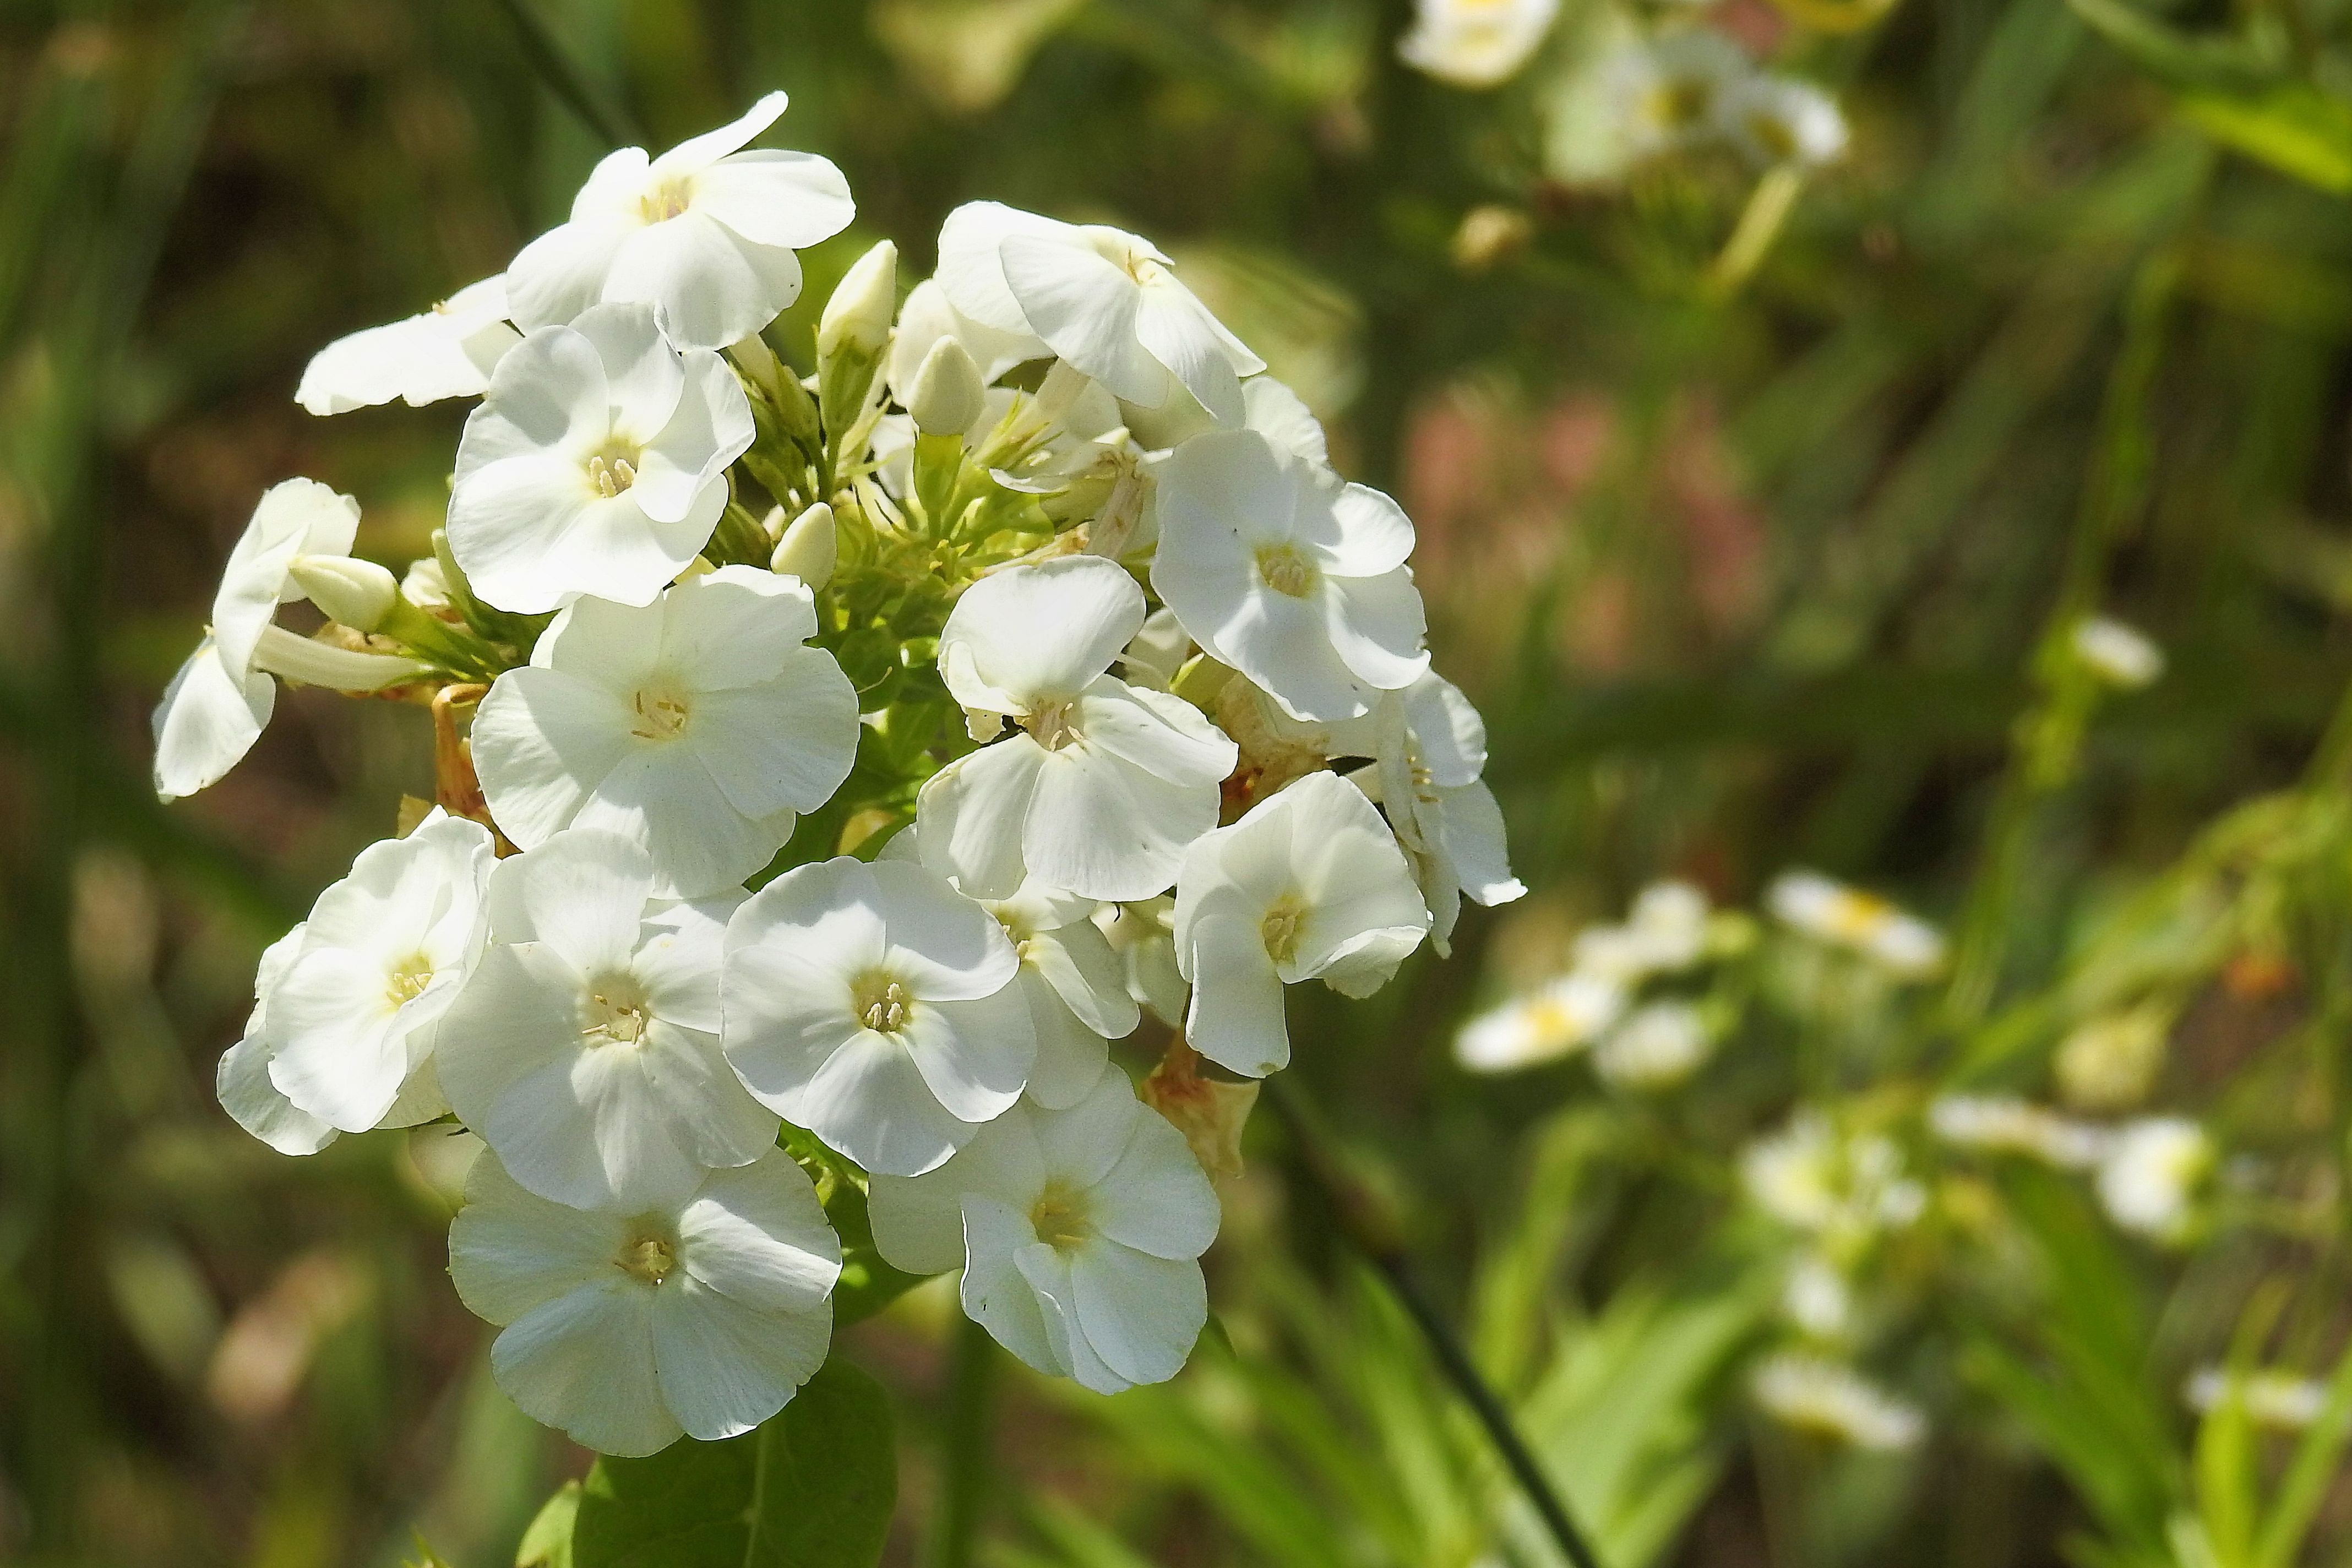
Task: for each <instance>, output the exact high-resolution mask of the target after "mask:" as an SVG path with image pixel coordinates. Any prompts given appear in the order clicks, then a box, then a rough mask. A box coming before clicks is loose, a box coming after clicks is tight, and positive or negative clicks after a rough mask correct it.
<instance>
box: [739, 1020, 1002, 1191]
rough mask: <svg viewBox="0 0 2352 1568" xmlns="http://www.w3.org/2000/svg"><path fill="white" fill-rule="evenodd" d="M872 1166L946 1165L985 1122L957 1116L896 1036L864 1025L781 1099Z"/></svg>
mask: <svg viewBox="0 0 2352 1568" xmlns="http://www.w3.org/2000/svg"><path fill="white" fill-rule="evenodd" d="M777 1109H778V1110H781V1111H782V1113H783V1114H784V1115H785V1116H787V1117H789V1118H790V1119H791V1120H792V1121H793V1122H794V1123H795V1124H796V1125H798V1126H802V1127H805V1128H807V1129H808V1130H809V1131H812V1132H814V1133H815V1134H816V1135H817V1136H818V1137H820V1138H822V1139H824V1141H825V1142H827V1143H829V1144H831V1145H832V1146H833V1147H835V1148H836V1149H838V1150H840V1151H841V1152H843V1153H844V1154H846V1155H848V1156H849V1157H850V1158H851V1159H853V1160H855V1161H856V1162H857V1163H859V1164H861V1165H863V1166H865V1167H866V1169H867V1170H869V1171H877V1172H880V1173H884V1174H886V1175H899V1176H918V1175H920V1174H922V1173H924V1172H925V1171H929V1170H933V1169H936V1168H937V1167H938V1166H940V1165H941V1164H943V1163H946V1161H947V1159H948V1157H949V1156H950V1155H951V1154H953V1153H954V1152H956V1151H957V1150H958V1149H960V1148H961V1147H962V1146H963V1145H964V1144H965V1143H967V1142H971V1136H972V1134H973V1133H975V1132H977V1131H979V1127H978V1126H977V1125H976V1124H974V1123H972V1122H968V1121H959V1120H957V1119H956V1118H955V1117H954V1116H953V1115H950V1113H949V1112H948V1110H946V1108H944V1107H943V1106H941V1105H940V1102H939V1100H938V1097H937V1096H935V1095H934V1094H933V1093H932V1092H931V1088H930V1086H929V1084H928V1083H926V1082H924V1080H923V1075H922V1073H921V1072H920V1071H919V1070H918V1069H917V1068H916V1066H915V1062H914V1058H912V1057H911V1056H910V1055H909V1054H908V1050H907V1047H905V1046H904V1045H903V1044H901V1043H900V1042H899V1040H898V1039H897V1038H896V1037H892V1036H889V1035H883V1034H877V1033H876V1032H875V1031H874V1030H871V1029H861V1030H859V1031H858V1032H857V1034H856V1035H855V1036H853V1037H851V1038H850V1039H849V1040H848V1041H847V1042H846V1043H845V1044H844V1045H843V1046H842V1047H841V1048H840V1049H838V1050H836V1051H835V1052H834V1053H833V1054H832V1055H831V1056H829V1057H827V1058H825V1061H824V1066H823V1067H821V1068H818V1069H817V1071H816V1073H815V1075H814V1077H813V1078H811V1079H810V1080H809V1082H808V1085H807V1087H806V1088H804V1089H801V1090H800V1091H799V1092H798V1093H797V1094H794V1095H793V1096H791V1097H790V1099H789V1100H788V1101H785V1102H782V1103H779V1104H778V1107H777Z"/></svg>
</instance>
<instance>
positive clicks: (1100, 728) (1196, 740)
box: [1077, 676, 1241, 789]
mask: <svg viewBox="0 0 2352 1568" xmlns="http://www.w3.org/2000/svg"><path fill="white" fill-rule="evenodd" d="M1077 723H1078V728H1079V730H1080V731H1081V732H1082V733H1083V734H1084V735H1085V736H1086V741H1087V746H1089V747H1090V748H1092V749H1095V750H1097V751H1102V752H1108V753H1109V754H1110V755H1112V756H1114V757H1117V758H1118V759H1119V760H1120V761H1122V762H1126V763H1133V764H1134V765H1135V766H1137V767H1139V768H1142V769H1143V770H1145V771H1146V772H1148V773H1151V774H1152V775H1153V776H1155V777H1157V778H1161V779H1165V780H1167V781H1168V782H1169V783H1170V784H1202V785H1207V786H1210V787H1211V788H1212V789H1213V788H1214V786H1216V785H1217V784H1222V783H1223V782H1224V780H1225V779H1226V778H1228V777H1230V776H1231V775H1232V773H1233V771H1234V766H1235V764H1236V763H1239V762H1240V760H1241V757H1240V753H1239V752H1238V751H1237V750H1236V748H1235V747H1234V743H1233V742H1232V741H1230V740H1228V739H1227V738H1226V736H1225V733H1224V731H1222V730H1220V729H1218V728H1217V727H1216V726H1215V725H1214V724H1212V723H1210V722H1209V721H1208V719H1207V717H1206V716H1205V715H1203V714H1202V711H1201V710H1199V709H1198V708H1195V707H1193V706H1192V704H1191V703H1190V702H1187V701H1185V700H1183V699H1182V698H1181V697H1178V696H1176V695H1175V694H1174V693H1172V692H1167V691H1153V690H1150V689H1148V688H1144V687H1137V686H1129V685H1127V684H1126V683H1125V682H1123V681H1120V680H1118V679H1117V678H1115V677H1111V676H1104V677H1101V678H1100V679H1097V680H1096V681H1095V682H1094V684H1092V685H1091V686H1089V687H1088V688H1087V691H1086V694H1085V696H1084V697H1083V698H1082V699H1081V700H1080V701H1079V706H1078V717H1077Z"/></svg>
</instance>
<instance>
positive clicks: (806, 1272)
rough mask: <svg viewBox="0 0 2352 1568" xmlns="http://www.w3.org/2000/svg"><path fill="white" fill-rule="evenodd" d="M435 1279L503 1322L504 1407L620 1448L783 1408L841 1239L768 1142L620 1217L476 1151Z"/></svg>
mask: <svg viewBox="0 0 2352 1568" xmlns="http://www.w3.org/2000/svg"><path fill="white" fill-rule="evenodd" d="M449 1277H450V1279H453V1280H454V1281H456V1283H457V1294H458V1296H459V1297H460V1298H461V1299H462V1300H464V1301H465V1303H466V1305H467V1306H468V1307H470V1308H471V1309H473V1310H474V1311H475V1312H476V1313H477V1314H478V1315H479V1316H481V1317H484V1318H487V1319H488V1320H489V1321H491V1322H493V1323H496V1324H499V1326H500V1328H501V1329H502V1330H503V1331H502V1332H501V1333H500V1334H499V1337H498V1339H497V1340H496V1341H495V1342H493V1343H492V1344H491V1346H490V1373H491V1375H492V1376H493V1377H495V1378H496V1379H497V1380H498V1384H499V1387H500V1388H502V1389H504V1390H505V1391H506V1394H507V1397H508V1398H509V1399H511V1400H513V1401H514V1402H515V1404H517V1405H520V1406H521V1408H522V1410H523V1413H524V1414H525V1415H530V1416H531V1417H532V1418H533V1419H535V1420H538V1421H542V1422H544V1423H546V1424H547V1425H548V1426H560V1427H562V1429H563V1430H564V1431H565V1432H567V1433H569V1434H570V1435H571V1436H572V1438H573V1440H574V1441H576V1442H579V1443H582V1444H583V1445H585V1446H586V1447H591V1448H593V1449H595V1450H597V1451H598V1452H599V1453H604V1454H621V1455H627V1456H636V1455H642V1454H650V1453H653V1452H655V1451H656V1450H657V1449H660V1448H664V1447H667V1446H668V1445H669V1444H671V1443H672V1442H675V1441H676V1440H677V1438H678V1436H681V1435H682V1434H687V1435H691V1436H696V1437H699V1438H702V1439H703V1440H705V1441H716V1440H717V1439H719V1438H721V1437H732V1436H735V1435H737V1434H738V1433H741V1432H748V1431H750V1430H751V1428H752V1427H754V1426H758V1425H759V1424H760V1423H761V1422H762V1421H765V1420H766V1419H767V1418H768V1417H769V1416H771V1415H774V1414H775V1413H776V1412H777V1411H779V1410H781V1409H782V1408H783V1407H784V1405H786V1404H787V1403H788V1402H789V1401H790V1400H791V1399H792V1397H793V1393H794V1391H795V1390H797V1389H798V1388H799V1387H800V1385H801V1384H803V1383H806V1382H807V1381H808V1380H809V1378H810V1377H811V1376H813V1375H814V1373H815V1372H816V1370H817V1368H818V1367H819V1366H822V1365H823V1364H824V1357H825V1351H826V1349H827V1347H828V1346H829V1345H830V1344H831V1342H832V1339H833V1302H832V1300H831V1298H832V1292H833V1287H834V1284H835V1281H836V1280H838V1279H840V1277H841V1244H840V1242H839V1240H837V1239H836V1238H835V1236H834V1234H833V1230H832V1227H831V1226H828V1225H826V1223H825V1218H824V1209H822V1208H820V1207H819V1206H818V1205H817V1199H816V1189H815V1188H814V1187H813V1186H811V1185H810V1184H809V1179H808V1177H807V1176H806V1175H805V1174H803V1173H802V1171H801V1169H800V1167H799V1166H797V1165H795V1164H793V1161H792V1158H791V1156H789V1155H787V1154H785V1153H784V1152H782V1150H778V1149H772V1150H770V1151H769V1152H767V1153H765V1154H763V1155H761V1157H760V1158H759V1159H758V1160H756V1161H754V1162H753V1163H751V1164H748V1165H739V1166H737V1167H735V1168H734V1169H732V1170H725V1171H714V1172H712V1173H710V1174H709V1176H708V1177H707V1178H705V1179H704V1180H703V1182H702V1184H700V1186H699V1187H698V1188H696V1189H695V1190H694V1191H692V1192H690V1193H688V1194H682V1195H680V1196H678V1197H674V1198H671V1199H668V1200H667V1201H665V1202H662V1203H659V1204H656V1205H652V1206H650V1207H647V1208H645V1209H641V1210H638V1211H635V1212H634V1213H616V1212H609V1211H595V1210H587V1209H574V1208H566V1207H564V1206H563V1205H561V1204H552V1203H550V1202H548V1201H547V1200H546V1199H545V1198H542V1197H539V1196H536V1195H534V1194H531V1193H530V1192H528V1191H526V1190H525V1189H524V1188H523V1187H522V1186H520V1184H517V1183H516V1181H515V1180H514V1178H513V1177H511V1176H509V1174H508V1173H506V1172H505V1171H504V1170H503V1169H501V1168H500V1166H499V1162H498V1159H497V1156H495V1155H492V1154H485V1155H483V1156H482V1157H481V1158H480V1159H478V1160H477V1161H475V1163H474V1169H473V1172H472V1173H471V1174H470V1175H469V1176H468V1177H467V1182H466V1206H465V1207H464V1208H463V1209H461V1210H459V1211H458V1214H457V1219H456V1220H455V1221H454V1222H453V1223H452V1224H451V1225H450V1226H449Z"/></svg>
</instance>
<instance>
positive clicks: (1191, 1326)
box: [1070, 1242, 1209, 1383]
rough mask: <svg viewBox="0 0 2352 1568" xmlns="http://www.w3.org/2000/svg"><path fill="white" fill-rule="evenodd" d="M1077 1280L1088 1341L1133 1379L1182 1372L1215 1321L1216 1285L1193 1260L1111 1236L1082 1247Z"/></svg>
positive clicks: (1156, 1379)
mask: <svg viewBox="0 0 2352 1568" xmlns="http://www.w3.org/2000/svg"><path fill="white" fill-rule="evenodd" d="M1070 1281H1071V1284H1072V1285H1073V1287H1074V1288H1075V1294H1076V1300H1077V1309H1078V1322H1079V1324H1080V1325H1081V1326H1082V1327H1083V1328H1084V1329H1085V1331H1086V1336H1087V1343H1088V1344H1089V1345H1091V1346H1092V1347H1093V1349H1094V1352H1095V1353H1096V1354H1097V1355H1098V1356H1100V1357H1101V1358H1102V1360H1103V1362H1104V1364H1106V1365H1108V1367H1109V1368H1110V1369H1111V1371H1113V1372H1114V1373H1118V1375H1119V1376H1120V1377H1122V1378H1125V1379H1126V1380H1128V1381H1129V1382H1130V1383H1162V1382H1165V1381H1166V1380H1167V1379H1169V1378H1171V1377H1173V1376H1175V1375H1176V1373H1178V1372H1180V1371H1181V1370H1182V1369H1183V1365H1184V1358H1185V1357H1186V1356H1188V1355H1190V1354H1192V1342H1193V1341H1194V1340H1196V1339H1198V1338H1199V1337H1200V1334H1201V1326H1202V1324H1203V1323H1205V1322H1207V1321H1209V1292H1208V1286H1207V1284H1206V1283H1205V1282H1204V1281H1203V1280H1202V1278H1201V1266H1200V1265H1199V1264H1197V1263H1194V1262H1192V1261H1191V1260H1189V1259H1187V1260H1184V1261H1181V1262H1179V1261H1176V1260H1173V1259H1170V1258H1154V1257H1152V1256H1151V1255H1150V1254H1149V1253H1144V1252H1138V1251H1136V1250H1135V1249H1134V1248H1132V1247H1121V1246H1120V1245H1118V1243H1117V1242H1105V1243H1100V1244H1097V1245H1095V1246H1090V1247H1081V1248H1079V1249H1078V1253H1077V1256H1076V1258H1073V1259H1072V1260H1071V1264H1070Z"/></svg>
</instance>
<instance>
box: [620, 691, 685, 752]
mask: <svg viewBox="0 0 2352 1568" xmlns="http://www.w3.org/2000/svg"><path fill="white" fill-rule="evenodd" d="M629 705H630V706H631V707H632V708H634V709H635V710H636V715H637V721H636V722H635V723H634V724H632V725H630V726H629V733H630V734H632V735H635V737H636V738H637V739H639V740H640V741H675V740H677V738H678V736H679V735H680V734H681V733H682V732H683V731H685V729H686V719H687V705H686V700H685V699H683V698H681V697H677V696H673V695H671V694H670V693H668V692H654V691H640V692H638V693H637V694H636V696H635V697H634V698H632V699H631V700H630V704H629Z"/></svg>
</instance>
